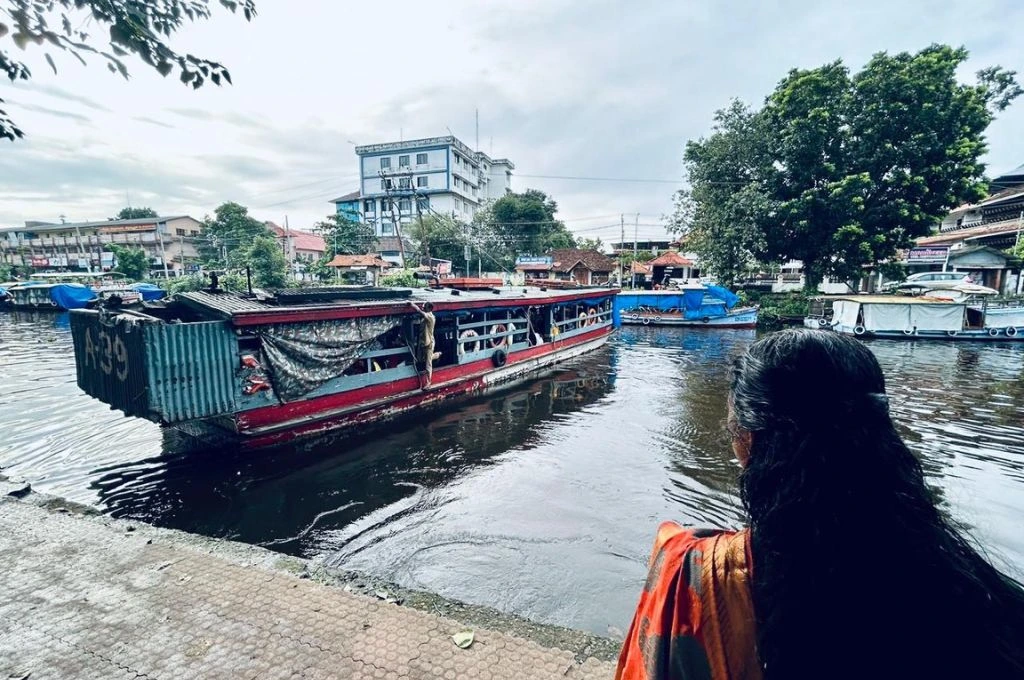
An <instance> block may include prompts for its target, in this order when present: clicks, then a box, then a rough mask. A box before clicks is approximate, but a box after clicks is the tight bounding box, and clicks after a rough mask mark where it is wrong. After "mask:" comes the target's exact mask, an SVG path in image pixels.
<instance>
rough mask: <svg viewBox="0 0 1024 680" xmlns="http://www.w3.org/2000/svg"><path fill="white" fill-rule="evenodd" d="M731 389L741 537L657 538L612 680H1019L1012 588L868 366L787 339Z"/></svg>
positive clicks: (863, 351)
mask: <svg viewBox="0 0 1024 680" xmlns="http://www.w3.org/2000/svg"><path fill="white" fill-rule="evenodd" d="M731 383H732V384H731V389H730V394H729V402H728V403H729V412H728V419H727V430H728V432H729V434H730V436H731V439H732V449H733V453H734V454H735V456H736V459H737V460H738V461H739V464H740V466H741V467H742V472H741V474H740V479H739V486H740V498H741V499H742V502H743V507H744V510H745V512H746V516H747V519H748V522H749V524H748V527H747V528H745V529H742V530H740V531H718V530H691V529H684V528H683V527H681V526H679V525H677V524H675V523H671V522H668V523H665V524H663V525H662V526H661V528H660V529H659V530H658V536H657V539H656V541H655V545H654V550H653V553H652V555H651V560H650V573H649V575H648V577H647V582H646V583H645V585H644V587H643V591H642V592H641V595H640V603H639V605H638V606H637V610H636V615H635V617H634V619H633V624H632V626H631V628H630V630H629V634H628V635H627V636H626V640H625V643H624V645H623V648H622V653H621V655H620V657H619V665H618V669H617V671H616V676H615V677H616V678H617V679H619V680H656V679H658V680H660V679H673V680H675V679H680V680H681V679H685V680H712V679H714V680H727V679H730V680H731V679H739V678H744V679H752V680H756V679H760V678H767V679H770V680H776V679H779V678H784V679H786V680H794V679H796V680H803V679H810V678H830V679H831V678H843V679H846V678H850V679H852V678H858V679H860V678H1024V587H1022V586H1021V584H1020V583H1019V582H1018V581H1017V580H1015V579H1014V578H1012V577H1010V576H1008V575H1006V574H1004V573H1002V572H1000V571H999V570H998V569H996V568H995V567H993V566H992V565H991V564H990V563H989V562H988V561H987V560H986V559H985V557H984V556H983V555H982V554H981V553H980V552H979V550H978V549H977V548H976V547H975V544H974V542H973V541H972V540H971V539H970V538H969V537H968V536H967V535H966V534H965V533H964V531H963V530H962V529H961V528H960V527H959V526H958V525H957V524H956V523H955V522H954V521H953V520H952V519H950V518H949V516H948V514H947V513H946V512H943V511H942V510H940V509H939V507H938V506H937V504H936V498H935V496H934V495H933V493H932V491H931V490H930V488H929V486H928V484H927V483H926V481H925V476H924V473H923V472H922V469H921V464H920V463H919V462H918V459H917V458H916V457H915V456H914V454H913V453H912V452H911V451H910V449H909V448H907V445H906V444H905V443H904V442H903V440H902V439H900V436H899V434H898V432H897V430H896V428H895V426H894V425H893V421H892V419H891V417H890V416H889V409H888V400H887V397H886V395H885V378H884V377H883V375H882V369H881V368H880V367H879V365H878V361H876V359H875V357H874V355H873V354H872V353H871V351H870V350H869V349H868V348H867V347H866V346H865V345H863V344H861V343H860V342H859V341H857V340H855V339H853V338H850V337H848V336H845V335H842V334H840V333H833V332H831V331H820V330H808V329H799V330H788V331H782V332H779V333H774V334H772V335H769V336H767V337H765V338H763V339H762V340H759V341H758V342H756V343H754V344H753V345H752V346H751V347H750V349H749V350H748V351H747V352H746V354H744V355H743V356H741V357H739V358H738V359H737V361H736V363H735V364H734V366H733V369H732V381H731Z"/></svg>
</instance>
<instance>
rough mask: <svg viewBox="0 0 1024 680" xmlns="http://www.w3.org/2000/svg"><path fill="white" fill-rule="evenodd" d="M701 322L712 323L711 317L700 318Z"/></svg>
mask: <svg viewBox="0 0 1024 680" xmlns="http://www.w3.org/2000/svg"><path fill="white" fill-rule="evenodd" d="M700 321H701V323H711V317H710V316H702V317H701V318H700Z"/></svg>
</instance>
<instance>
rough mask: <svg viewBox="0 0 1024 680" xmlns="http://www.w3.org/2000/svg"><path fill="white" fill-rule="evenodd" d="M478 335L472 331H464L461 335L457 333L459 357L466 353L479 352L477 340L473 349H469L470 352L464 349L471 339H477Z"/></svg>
mask: <svg viewBox="0 0 1024 680" xmlns="http://www.w3.org/2000/svg"><path fill="white" fill-rule="evenodd" d="M478 335H479V333H477V332H476V331H474V330H473V329H468V330H464V331H462V332H461V333H459V354H460V355H462V354H465V353H466V352H467V351H468V352H479V351H480V341H479V340H477V341H476V342H474V343H473V349H470V350H467V349H466V345H467V344H468V343H469V342H471V341H472V340H473V338H475V337H477V336H478Z"/></svg>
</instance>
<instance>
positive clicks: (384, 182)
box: [380, 179, 391, 191]
mask: <svg viewBox="0 0 1024 680" xmlns="http://www.w3.org/2000/svg"><path fill="white" fill-rule="evenodd" d="M390 188H391V180H390V179H381V181H380V190H381V191H387V190H388V189H390Z"/></svg>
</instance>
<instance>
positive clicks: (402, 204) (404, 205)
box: [398, 198, 412, 213]
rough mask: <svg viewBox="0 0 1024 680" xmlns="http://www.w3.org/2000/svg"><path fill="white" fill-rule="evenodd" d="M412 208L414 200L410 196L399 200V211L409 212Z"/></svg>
mask: <svg viewBox="0 0 1024 680" xmlns="http://www.w3.org/2000/svg"><path fill="white" fill-rule="evenodd" d="M410 210H412V201H410V200H409V199H408V198H403V199H402V200H400V201H399V202H398V212H406V213H407V212H409V211H410Z"/></svg>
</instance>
